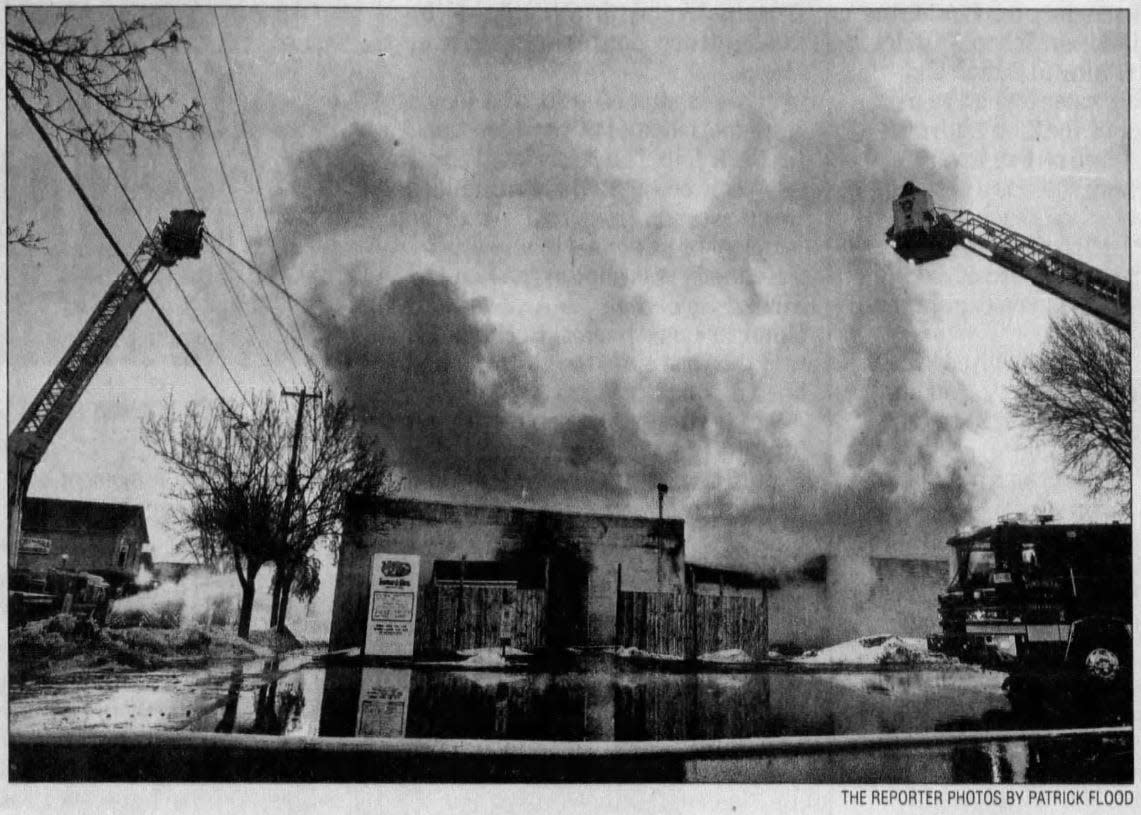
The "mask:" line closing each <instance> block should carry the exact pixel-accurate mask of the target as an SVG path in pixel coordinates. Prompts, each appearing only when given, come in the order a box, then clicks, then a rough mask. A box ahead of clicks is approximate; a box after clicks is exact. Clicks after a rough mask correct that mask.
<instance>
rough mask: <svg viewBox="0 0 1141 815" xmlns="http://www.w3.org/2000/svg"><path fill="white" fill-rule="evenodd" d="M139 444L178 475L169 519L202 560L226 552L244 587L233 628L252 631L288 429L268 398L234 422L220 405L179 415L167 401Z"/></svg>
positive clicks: (275, 531)
mask: <svg viewBox="0 0 1141 815" xmlns="http://www.w3.org/2000/svg"><path fill="white" fill-rule="evenodd" d="M143 443H144V444H146V446H147V447H148V448H150V449H151V450H152V451H154V452H155V453H157V454H158V456H159V457H160V458H161V459H162V460H163V463H164V464H165V465H166V467H167V468H168V470H170V472H171V473H172V474H173V475H174V476H175V477H176V479H177V484H178V486H177V487H175V489H173V490H172V491H171V493H170V495H171V497H173V498H175V499H177V500H178V501H179V506H178V508H176V509H175V510H174V513H173V516H174V522H175V523H176V525H177V526H179V527H180V528H181V529H182V530H183V532H184V533H187V537H188V538H189V537H191V536H193V538H194V540H195V541H196V545H197V546H198V547H200V550H199V551H200V552H201V555H202V557H203V558H205V559H206V560H207V561H209V560H210V559H217V558H219V557H223V556H225V557H229V558H230V559H232V561H233V564H234V571H235V573H236V574H237V576H238V582H239V583H240V585H241V588H242V603H241V609H240V611H239V614H238V635H239V636H242V637H246V636H249V633H250V618H251V616H252V613H253V601H254V591H255V588H256V580H257V576H258V572H260V571H261V568H262V566H264V565H265V564H266V563H269V562H271V561H272V560H273V558H274V557H275V555H276V554H277V551H278V548H279V546H278V544H277V536H278V535H279V533H280V527H279V524H280V520H281V510H282V507H283V505H284V500H285V485H284V479H283V478H282V475H283V473H284V468H283V467H282V465H281V459H282V455H283V451H285V450H286V449H287V443H288V429H287V428H286V427H285V426H284V425H283V423H282V421H281V415H280V412H279V410H278V409H277V407H276V405H275V404H274V403H273V402H271V401H270V400H269V399H265V400H260V401H259V400H257V399H255V400H253V403H252V407H251V416H250V418H249V420H248V421H246V422H244V423H243V424H242V425H240V426H239V425H236V424H235V423H234V422H233V421H232V420H231V417H230V416H228V415H227V414H226V413H225V412H224V410H223V409H222V408H221V407H220V406H219V407H217V408H215V409H214V410H213V411H212V412H210V413H209V414H207V413H205V412H204V411H203V410H202V409H201V408H199V407H198V406H197V405H195V404H194V403H191V404H189V405H188V406H187V407H186V408H185V410H184V411H183V412H182V414H181V415H176V414H175V412H174V408H173V405H172V404H171V403H168V404H167V407H166V411H165V412H164V413H162V414H161V415H154V414H152V415H151V416H148V417H147V419H145V420H144V422H143Z"/></svg>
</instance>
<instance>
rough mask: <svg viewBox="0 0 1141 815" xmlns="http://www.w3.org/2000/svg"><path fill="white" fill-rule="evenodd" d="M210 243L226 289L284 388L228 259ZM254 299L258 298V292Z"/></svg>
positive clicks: (282, 385) (278, 382)
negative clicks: (233, 278)
mask: <svg viewBox="0 0 1141 815" xmlns="http://www.w3.org/2000/svg"><path fill="white" fill-rule="evenodd" d="M208 245H209V247H210V251H211V252H213V253H214V259H215V260H216V261H217V266H218V270H219V271H220V272H221V273H222V282H223V283H224V284H225V285H226V289H227V290H228V291H229V292H230V296H231V297H233V298H234V302H235V303H237V305H238V310H239V311H240V312H241V313H242V317H243V318H244V319H245V321H246V325H247V326H248V327H249V329H250V335H251V336H252V337H253V340H254V344H255V345H257V347H258V350H259V351H261V354H262V356H263V357H265V362H266V365H268V366H269V370H270V373H272V374H273V378H274V379H276V380H277V384H278V385H280V386H281V387H282V388H284V387H285V383H284V382H283V381H282V379H281V376H280V375H278V373H277V369H276V368H275V367H274V364H273V360H271V359H270V357H269V352H268V351H266V349H265V346H264V345H263V344H262V341H261V337H260V336H258V333H257V330H256V329H255V328H254V324H253V320H251V319H250V315H249V312H248V311H246V306H245V304H244V303H243V302H242V299H241V297H240V296H239V295H238V291H237V289H236V288H234V283H233V281H232V280H230V273H229V270H228V268H227V265H226V259H225V258H223V257H222V253H221V252H219V251H218V248H217V247H216V246H214V244H212V243H208ZM243 282H244V281H243ZM254 299H257V298H256V294H255V298H254Z"/></svg>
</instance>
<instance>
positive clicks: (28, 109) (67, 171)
mask: <svg viewBox="0 0 1141 815" xmlns="http://www.w3.org/2000/svg"><path fill="white" fill-rule="evenodd" d="M7 79H8V92H9V93H10V94H12V98H13V99H15V101H16V104H17V105H19V106H20V109H21V110H23V111H24V114H25V115H26V116H27V117H28V121H29V122H31V125H32V127H33V128H34V129H35V131H36V133H37V134H39V137H40V139H41V140H42V141H43V142H44V144H45V145H46V146H47V148H48V151H49V152H50V153H51V154H52V157H53V158H54V159H55V161H56V164H58V165H59V168H60V170H62V171H63V174H64V175H65V176H66V177H67V180H68V181H69V182H70V183H71V186H72V188H73V189H74V190H75V192H76V194H77V195H78V196H79V199H80V201H82V202H83V205H84V207H86V209H87V211H88V213H89V214H90V215H91V217H92V219H93V220H94V221H95V225H96V226H97V227H99V231H100V232H102V233H103V237H104V238H106V239H107V242H108V243H109V244H111V248H112V249H114V250H115V254H116V255H118V257H119V260H120V261H122V263H123V266H124V267H126V268H127V269H129V270H130V272H131V274H132V276H133V277H134V278H135V281H136V283H138V285H139V287H140V288H141V289H142V292H143V295H144V296H145V297H146V298H147V300H148V301H149V302H150V304H151V306H152V307H153V308H154V310H155V313H156V314H158V316H159V319H161V320H162V322H163V325H165V326H166V328H167V330H168V331H170V333H171V335H172V336H173V337H174V339H175V340H176V341H177V342H178V345H179V347H180V348H182V350H183V352H184V353H185V354H186V356H187V357H189V359H190V361H191V363H193V365H194V367H195V369H196V370H197V371H198V373H199V375H200V376H201V377H202V378H203V379H204V380H205V381H206V384H207V385H209V386H210V390H212V391H213V392H214V395H215V396H216V397H218V401H219V402H221V403H222V407H223V408H225V410H226V412H227V413H229V414H230V415H231V416H233V417H234V418H235V419H238V420H239V421H240V420H241V417H240V416H239V415H238V413H237V412H236V411H235V410H234V409H233V408H232V407H231V406H230V403H229V402H227V401H226V398H225V397H224V396H222V393H221V391H219V390H218V388H217V386H216V385H215V384H214V382H213V380H212V379H210V376H209V374H207V373H206V369H205V368H203V367H202V364H201V363H200V362H199V361H198V358H197V357H196V356H194V352H193V351H191V350H190V347H189V346H188V345H187V344H186V342H185V341H184V340H183V339H182V337H181V335H179V333H178V330H177V329H176V328H175V327H174V325H173V324H172V323H171V322H170V319H169V318H168V317H167V316H166V313H165V312H164V311H163V310H162V307H161V306H159V304H158V302H157V301H156V300H155V299H154V295H152V294H151V293H150V290H149V289H148V287H147V286H146V285H145V284H144V282H143V279H142V277H141V276H140V275H139V273H138V271H136V269H135V267H134V266H133V265H131V261H130V260H129V259H128V258H127V256H126V254H124V252H123V250H122V248H121V247H120V246H119V243H118V241H116V240H115V236H114V235H112V234H111V230H110V229H108V228H107V224H106V223H104V221H103V218H102V217H101V216H100V215H99V211H98V210H97V209H96V208H95V205H94V204H93V203H92V202H91V199H90V198H89V197H88V196H87V193H86V192H85V191H84V189H83V186H82V185H81V184H80V183H79V180H78V179H76V177H75V175H74V174H73V173H72V172H71V168H70V167H68V166H67V162H65V161H64V160H63V156H61V155H60V153H59V150H57V149H56V146H55V145H54V144H53V143H52V140H51V137H50V136H49V135H48V134H47V131H46V130H44V127H43V125H42V124H40V121H39V119H37V118H36V114H35V111H33V110H32V106H31V105H30V104H28V100H26V99H25V98H24V95H23V94H22V93H20V89H19V87H18V86H17V85H16V83H15V82H14V81H13V80H12V77H11V76H8V77H7Z"/></svg>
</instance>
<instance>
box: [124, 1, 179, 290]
mask: <svg viewBox="0 0 1141 815" xmlns="http://www.w3.org/2000/svg"><path fill="white" fill-rule="evenodd" d="M111 13H112V14H114V15H115V21H116V22H117V23H118V24H119V28H120V29H121V30H123V31H126V28H127V27H126V25H125V24H124V23H123V18H122V17H120V16H119V10H118V9H116V8H113V9H111ZM128 44H129V40H128ZM135 70H136V72H137V73H138V75H139V81H141V82H142V83H143V90H144V91H146V93H147V98H148V99H150V100H154V99H158V97H157V96H155V94H154V92H153V91H151V86H150V85H149V84H147V78H146V76H145V75H144V74H143V65H142V63H141V62H139V63H137V64H136V65H135ZM161 138H162V141H163V143H165V144H166V146H167V147H168V148H169V149H170V157H171V159H172V160H173V161H174V169H175V170H177V171H178V177H179V178H180V179H181V180H182V189H183V190H185V191H186V197H187V198H189V199H190V206H192V207H193V208H194V209H201V207H200V206H198V199H197V198H195V196H194V190H193V189H191V188H190V179H189V178H187V177H186V171H185V170H183V169H182V162H181V161H179V160H178V152H177V151H176V150H175V149H174V139H172V138H171V137H170V135H169V134H168V133H166V132H165V131H164V132H163V133H162V135H161ZM172 276H173V275H172Z"/></svg>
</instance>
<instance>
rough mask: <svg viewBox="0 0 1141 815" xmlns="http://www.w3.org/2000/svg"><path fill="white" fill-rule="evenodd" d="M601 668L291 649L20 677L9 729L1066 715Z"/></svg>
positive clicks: (990, 754) (375, 730) (1051, 753)
mask: <svg viewBox="0 0 1141 815" xmlns="http://www.w3.org/2000/svg"><path fill="white" fill-rule="evenodd" d="M593 668H594V669H593V670H591V671H583V672H574V673H559V674H553V673H532V672H513V671H500V670H481V671H459V670H448V671H445V670H438V669H435V670H432V669H422V668H395V667H366V666H361V665H358V664H318V663H315V662H314V661H313V660H312V659H311V656H309V655H295V656H290V657H287V658H284V659H282V658H272V659H257V660H252V661H248V662H244V663H235V664H233V665H218V666H214V667H212V668H210V669H208V670H201V671H192V672H187V673H169V672H163V673H149V674H138V675H132V676H129V677H114V678H112V677H101V678H98V679H88V680H82V681H74V682H67V683H55V684H41V685H30V686H25V687H21V688H16V689H13V691H12V693H11V696H10V707H9V711H10V729H11V731H12V732H13V733H15V734H37V733H50V732H69V733H83V732H85V731H86V732H92V733H94V732H96V731H104V732H105V731H106V730H107V729H111V730H115V731H119V732H126V733H130V732H132V731H155V730H160V731H179V732H184V733H202V734H206V733H230V734H259V735H271V736H281V737H286V738H289V737H317V738H322V737H364V738H367V737H397V738H400V737H403V738H406V739H409V740H414V739H482V740H487V739H496V740H523V741H527V740H533V741H559V742H570V741H580V742H590V741H594V742H599V741H602V742H631V741H643V742H646V741H649V742H662V741H676V740H688V739H692V740H714V739H736V738H756V737H779V736H836V735H840V736H843V735H852V734H890V733H930V732H938V731H964V730H968V731H970V730H976V731H982V730H1002V729H1008V730H1009V729H1043V728H1049V727H1052V726H1058V723H1056V722H1051V721H1048V720H1043V719H1040V718H1039V719H1035V718H1034V717H1025V716H1021V715H1020V714H1019V712H1018V711H1014V710H1012V709H1011V707H1010V704H1009V702H1008V700H1007V698H1006V696H1005V695H1004V694H1003V691H1002V683H1003V680H1004V679H1005V674H1002V673H999V672H995V671H985V670H972V669H959V670H914V671H905V672H899V671H894V672H880V671H866V672H857V671H845V672H841V673H812V674H797V673H787V672H754V673H715V672H709V673H664V672H657V671H653V670H645V669H632V668H630V667H629V666H624V665H621V664H618V663H615V662H614V661H612V660H599V661H597V663H596V664H595V665H594V666H593ZM1066 724H1067V725H1068V726H1073V724H1075V723H1073V722H1067V723H1066ZM1077 724H1078V725H1079V726H1080V725H1081V723H1080V722H1079V723H1077ZM1088 724H1089V725H1091V726H1092V725H1094V724H1100V723H1098V722H1089V723H1088ZM299 741H300V739H299ZM1075 750H1076V752H1074V751H1075ZM1067 751H1068V752H1067ZM907 755H908V756H909V757H908V758H906V761H907V762H910V763H909V764H906V765H905V766H904V767H902V768H901V773H905V772H906V768H907V767H912V768H913V769H916V771H918V769H917V768H920V767H922V766H924V765H923V764H922V762H923V761H924V760H929V761H930V762H931V767H928V768H926V769H924V770H923V771H922V772H923V774H924V777H930V780H938V779H942V780H945V781H948V782H956V781H965V780H970V781H1003V780H1005V781H1032V780H1038V781H1042V780H1065V778H1066V777H1067V776H1066V773H1072V772H1076V771H1078V769H1079V768H1085V769H1086V771H1088V772H1089V773H1093V775H1090V776H1078V777H1080V778H1086V777H1088V778H1089V780H1094V779H1095V778H1096V779H1099V780H1109V781H1113V780H1117V781H1124V780H1129V778H1131V767H1132V746H1131V744H1130V743H1128V741H1126V742H1122V740H1121V739H1116V740H1110V741H1106V742H1098V743H1096V744H1095V745H1094V746H1092V747H1091V745H1090V744H1089V743H1085V744H1083V745H1081V746H1080V747H1078V748H1074V747H1073V746H1072V745H1071V746H1067V745H1065V744H1056V745H1052V744H1050V743H1042V742H1033V743H1031V742H1010V743H1005V744H993V745H989V746H985V747H980V746H977V745H976V746H964V747H953V748H944V749H938V750H934V751H933V750H926V751H925V750H922V749H917V750H911V751H908V753H907ZM877 756H878V758H877ZM925 756H927V757H928V758H927V759H925V758H924V757H925ZM899 760H901V756H900V755H899V754H898V751H896V752H895V753H892V752H890V751H889V752H886V753H883V752H882V751H881V752H880V753H877V752H875V751H871V752H864V753H863V754H861V755H847V756H844V757H843V758H842V759H839V760H836V759H835V757H834V758H833V760H828V761H825V760H822V759H821V758H820V757H819V756H817V757H811V756H810V757H803V758H800V759H797V760H796V761H791V762H790V761H783V762H777V763H775V764H774V763H773V761H772V760H766V761H760V762H758V761H756V760H750V759H726V760H701V761H691V762H689V763H688V765H686V769H685V771H684V773H683V774H685V775H686V776H687V777H692V778H693V779H695V780H727V779H730V778H731V779H734V780H749V779H750V778H752V780H781V779H782V778H783V779H784V780H796V779H799V780H820V781H826V780H829V778H830V777H831V775H833V774H836V773H840V775H839V776H838V777H836V778H835V779H834V780H847V781H852V780H855V779H857V778H860V777H861V773H882V772H883V771H884V768H885V767H890V766H891V763H892V762H893V761H899ZM885 762H886V763H885ZM861 768H863V769H861ZM781 773H784V775H783V776H782V775H781ZM751 774H752V775H751ZM774 774H775V775H774ZM1123 775H1128V776H1129V778H1125V777H1121V776H1123ZM754 776H756V777H754ZM876 777H878V776H876ZM903 777H904V778H910V777H913V776H908V775H906V774H905V775H904V776H903Z"/></svg>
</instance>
